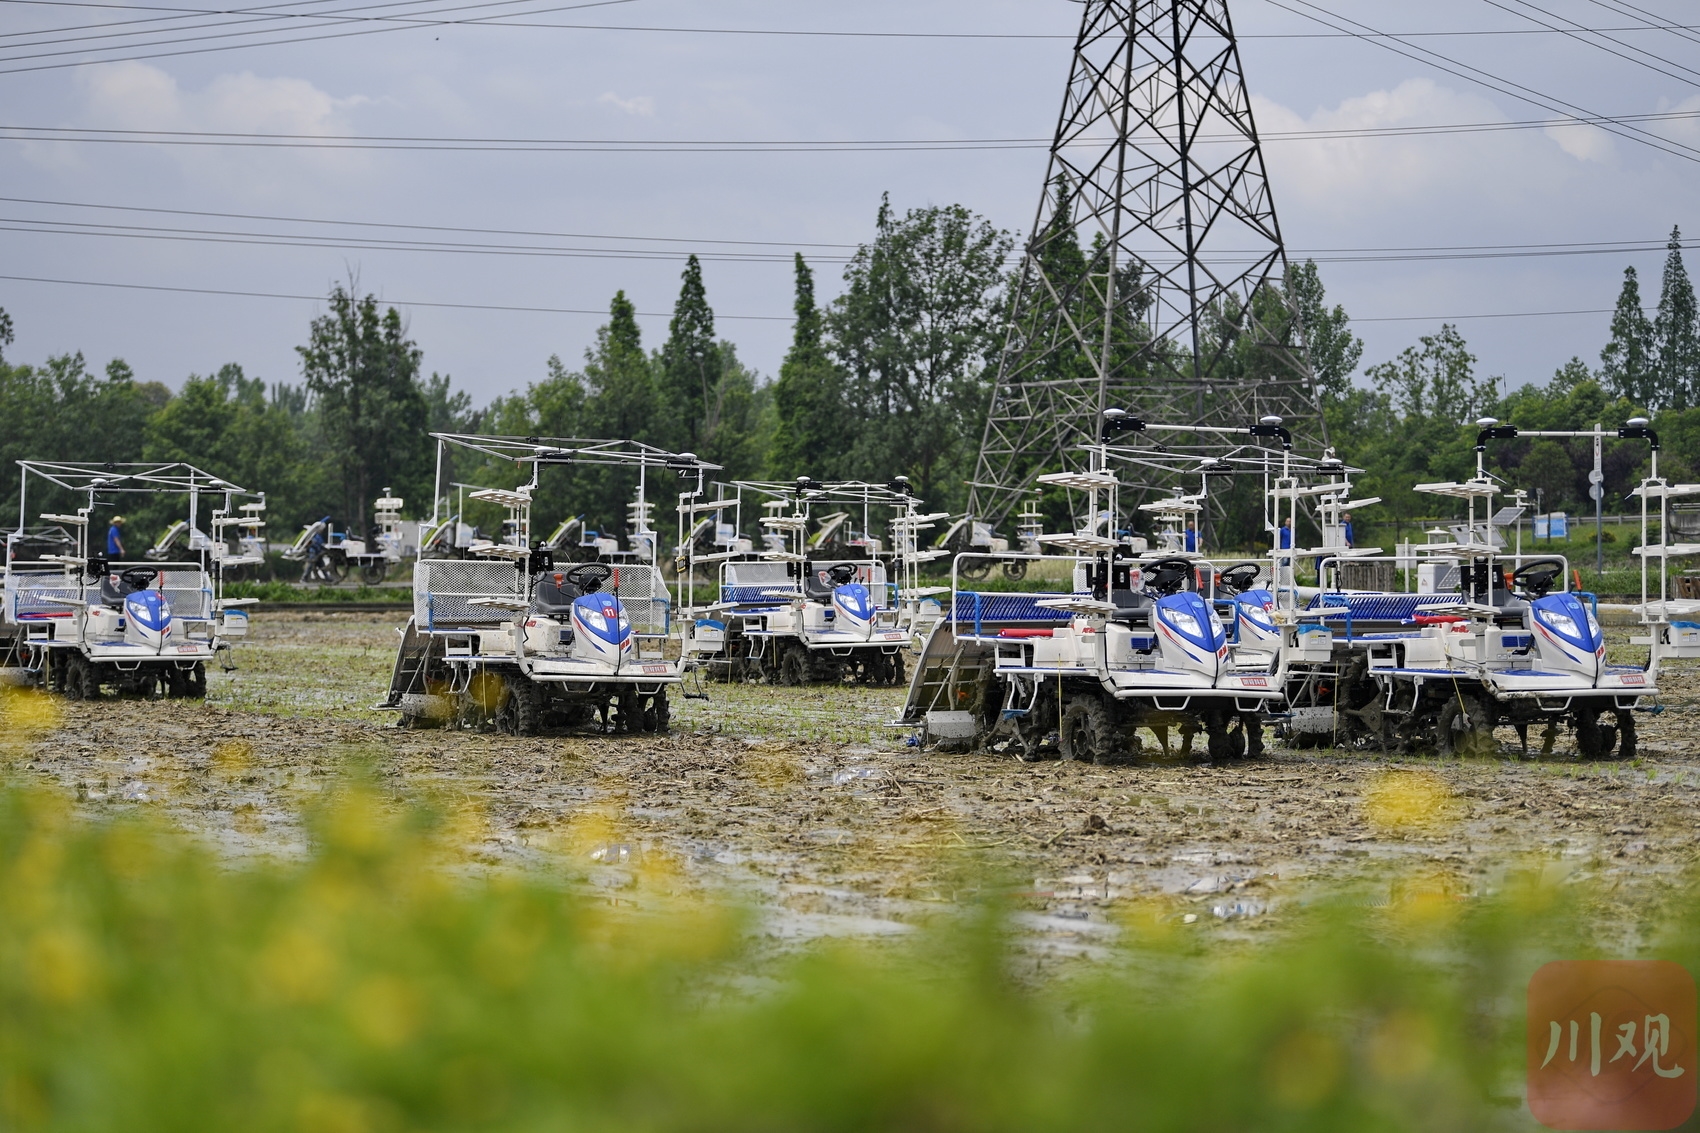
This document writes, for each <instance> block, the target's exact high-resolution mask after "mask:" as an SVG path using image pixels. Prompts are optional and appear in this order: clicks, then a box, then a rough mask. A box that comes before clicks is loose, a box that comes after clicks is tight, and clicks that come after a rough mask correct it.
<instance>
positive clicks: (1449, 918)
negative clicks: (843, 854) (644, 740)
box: [0, 771, 1700, 1133]
mask: <svg viewBox="0 0 1700 1133" xmlns="http://www.w3.org/2000/svg"><path fill="white" fill-rule="evenodd" d="M480 822H481V818H480V816H479V815H478V814H477V813H476V812H475V811H469V810H466V809H457V807H456V806H455V805H454V804H453V803H451V802H448V801H440V802H437V803H433V802H432V801H431V800H412V801H401V800H398V799H396V798H395V797H393V796H391V795H388V794H386V793H384V792H383V791H381V790H380V789H379V788H378V787H377V786H376V784H375V781H374V780H372V779H370V778H368V777H366V776H365V775H363V774H361V773H359V772H358V771H355V772H353V773H351V774H350V775H349V776H348V777H347V778H346V779H345V781H344V782H343V784H342V786H341V787H340V788H337V789H335V790H333V791H331V792H329V793H328V795H327V797H326V800H325V801H324V802H323V803H321V804H319V806H318V809H317V810H316V811H314V812H313V813H312V814H311V816H310V819H309V828H310V830H311V838H310V846H311V849H310V851H309V853H308V854H307V855H306V856H305V857H304V858H303V859H301V860H295V861H284V862H273V863H258V864H254V863H248V864H243V865H240V866H232V865H230V864H229V863H228V862H224V861H221V860H219V859H218V858H216V857H215V856H214V855H213V854H212V853H211V852H209V851H208V850H207V849H206V848H204V847H203V846H202V845H201V844H199V843H197V842H195V841H193V840H191V839H189V838H187V837H185V836H182V835H180V834H177V833H174V832H171V831H169V830H167V829H164V828H162V827H160V826H157V825H152V824H150V823H148V822H146V821H144V820H142V819H139V818H136V817H130V816H123V815H119V816H117V817H112V818H109V819H105V820H100V821H92V820H88V819H85V818H82V817H79V816H78V815H77V814H76V813H75V812H74V811H73V809H72V808H71V807H70V805H69V804H68V803H67V802H65V801H64V800H63V799H62V798H60V797H58V796H55V795H50V794H47V793H44V792H40V791H35V790H27V789H20V788H16V787H0V1128H4V1129H7V1130H107V1129H110V1130H125V1131H137V1133H148V1131H153V1130H203V1129H242V1130H280V1131H281V1130H329V1131H333V1133H335V1131H343V1130H348V1131H384V1130H427V1129H430V1130H438V1129H440V1130H462V1129H500V1130H533V1129H537V1130H541V1129H587V1130H654V1131H661V1130H728V1131H731V1130H737V1131H745V1130H801V1129H821V1130H852V1129H869V1130H890V1129H917V1130H922V1129H924V1130H946V1129H976V1130H1006V1129H1007V1130H1012V1131H1015V1130H1019V1131H1022V1133H1030V1131H1035V1130H1040V1131H1042V1130H1051V1129H1058V1130H1061V1129H1091V1128H1139V1129H1152V1130H1193V1129H1197V1130H1206V1129H1210V1130H1214V1129H1252V1128H1258V1129H1304V1130H1335V1129H1338V1130H1351V1131H1354V1133H1357V1131H1360V1130H1365V1129H1376V1130H1404V1129H1411V1130H1417V1129H1434V1130H1457V1129H1467V1128H1484V1127H1512V1128H1519V1127H1523V1128H1532V1127H1533V1123H1532V1121H1530V1120H1529V1119H1528V1118H1527V1117H1526V1116H1524V1117H1519V1115H1518V1106H1519V1105H1520V1101H1519V1096H1518V1086H1519V1081H1520V1077H1521V1072H1522V1065H1523V1057H1524V1056H1523V1041H1524V1040H1523V1034H1524V1031H1523V1020H1522V1018H1521V1016H1520V1010H1521V989H1522V987H1523V986H1524V985H1525V983H1526V981H1527V980H1528V978H1529V976H1530V975H1531V974H1532V972H1533V971H1534V969H1535V968H1536V967H1537V966H1538V965H1539V964H1540V963H1542V962H1544V961H1546V960H1549V959H1556V958H1576V957H1584V956H1593V955H1599V954H1604V955H1612V956H1623V955H1627V953H1625V952H1624V951H1622V948H1623V945H1622V944H1621V942H1620V941H1619V939H1618V935H1617V934H1618V933H1619V932H1621V933H1622V934H1623V935H1624V936H1625V937H1627V936H1629V935H1631V934H1634V935H1635V936H1637V938H1638V939H1641V940H1646V941H1651V942H1653V943H1651V944H1647V945H1642V946H1640V948H1641V954H1644V955H1647V956H1659V957H1662V958H1668V959H1675V960H1679V961H1688V962H1690V964H1691V966H1692V962H1693V961H1694V960H1695V959H1696V956H1695V953H1696V949H1695V934H1694V929H1695V927H1696V924H1697V921H1700V913H1697V912H1696V911H1695V910H1696V909H1700V904H1697V903H1696V902H1694V901H1693V900H1692V895H1691V894H1690V893H1688V892H1686V891H1684V892H1682V893H1673V895H1672V898H1671V900H1670V901H1669V902H1668V903H1667V904H1666V906H1665V907H1666V908H1667V909H1669V910H1671V912H1670V913H1668V914H1666V915H1664V917H1663V919H1658V920H1650V919H1647V918H1646V917H1645V916H1644V917H1642V918H1641V919H1639V920H1637V921H1636V922H1635V923H1633V924H1628V925H1621V924H1617V925H1614V927H1612V928H1610V929H1609V930H1606V929H1600V927H1599V926H1600V925H1613V924H1614V922H1612V921H1610V920H1609V918H1606V917H1604V916H1601V917H1600V919H1599V920H1598V921H1596V920H1595V919H1594V917H1593V910H1594V909H1595V908H1596V906H1595V905H1594V904H1593V903H1592V902H1593V899H1594V898H1595V897H1597V896H1601V895H1599V894H1595V893H1594V892H1593V891H1592V889H1591V888H1590V886H1589V885H1587V884H1577V885H1565V884H1560V882H1561V880H1562V876H1561V874H1559V873H1557V872H1555V871H1554V869H1553V867H1552V865H1551V864H1550V863H1549V862H1548V861H1547V860H1545V859H1534V860H1531V861H1530V862H1528V863H1526V864H1524V865H1521V866H1514V867H1513V868H1511V869H1509V870H1508V872H1507V873H1506V874H1505V877H1504V880H1503V881H1502V882H1501V883H1499V884H1498V885H1497V887H1496V891H1495V892H1494V894H1493V895H1492V896H1482V895H1473V894H1469V893H1467V892H1465V891H1464V890H1463V889H1462V888H1461V887H1459V886H1456V885H1452V884H1449V883H1448V882H1446V880H1445V878H1444V876H1443V875H1439V874H1435V873H1413V874H1404V875H1399V876H1378V877H1372V876H1368V875H1366V876H1365V877H1362V878H1359V879H1357V881H1356V883H1353V882H1351V881H1347V880H1342V879H1336V880H1335V883H1334V888H1333V889H1331V890H1330V891H1328V892H1324V893H1316V894H1314V895H1313V897H1312V899H1311V900H1310V901H1309V902H1308V904H1303V905H1302V907H1299V908H1297V909H1296V910H1295V911H1294V912H1293V913H1292V914H1291V915H1290V916H1288V917H1286V918H1285V919H1284V925H1283V927H1282V928H1281V929H1280V930H1279V931H1278V932H1271V931H1268V930H1265V931H1264V932H1263V933H1262V935H1261V936H1260V937H1258V938H1257V939H1255V941H1253V942H1249V943H1248V942H1247V940H1246V938H1245V937H1244V936H1243V935H1234V934H1232V933H1231V932H1230V930H1229V928H1228V927H1226V926H1219V925H1216V924H1214V923H1213V922H1212V920H1211V918H1209V917H1208V916H1206V917H1205V918H1204V921H1203V923H1196V924H1190V925H1189V924H1185V923H1183V922H1181V921H1180V920H1178V919H1176V918H1175V916H1174V914H1173V913H1172V911H1171V910H1170V908H1169V907H1168V906H1164V905H1159V904H1152V905H1150V906H1146V905H1140V904H1130V905H1128V906H1126V907H1125V908H1123V909H1122V910H1121V913H1120V924H1121V926H1122V933H1121V939H1120V943H1119V944H1117V945H1116V946H1115V948H1114V950H1113V954H1112V957H1111V959H1110V961H1109V962H1107V963H1104V964H1100V965H1098V966H1096V967H1093V968H1091V969H1089V970H1081V969H1076V970H1075V971H1074V974H1073V975H1072V976H1069V977H1059V978H1055V979H1045V978H1043V977H1042V975H1041V978H1039V979H1037V980H1035V979H1033V978H1031V976H1030V973H1031V967H1030V965H1029V966H1027V967H1025V968H1024V967H1023V966H1022V965H1020V964H1018V963H1016V961H1017V960H1018V959H1019V957H1017V956H1016V954H1015V948H1016V946H1015V945H1014V944H1013V943H1012V938H1011V936H1010V934H1009V933H1008V932H1007V931H1006V929H1007V926H1008V924H1009V916H1010V910H1009V908H1008V906H1007V904H1006V902H1005V900H1004V899H1001V898H999V897H998V896H997V894H1000V893H1009V892H1011V891H1012V890H1013V889H1015V888H1017V887H1016V886H1012V885H1010V884H1008V879H1007V877H1005V876H1004V875H1003V874H1002V873H1001V872H1000V871H999V869H998V868H997V867H996V866H995V865H994V864H992V863H988V862H985V861H976V860H972V859H969V858H967V857H965V861H964V865H965V868H969V869H972V870H976V871H978V872H979V874H980V875H981V877H982V884H981V886H980V888H981V891H982V892H983V893H986V894H989V896H988V897H986V899H985V900H984V901H983V902H982V903H981V904H979V905H978V906H974V907H971V908H970V909H969V910H968V911H967V912H965V913H961V914H952V913H941V914H940V916H939V919H938V920H937V921H936V923H935V924H934V925H933V926H932V927H930V928H928V929H926V930H925V931H922V932H919V933H917V934H914V935H913V936H912V937H911V938H908V939H906V940H903V941H900V942H898V943H895V944H892V943H886V944H883V945H879V946H875V945H871V944H858V943H844V942H836V943H828V944H824V945H820V946H816V947H814V948H812V949H810V950H808V951H805V952H803V953H800V954H799V953H789V954H785V955H783V956H780V957H779V958H774V957H773V956H772V955H771V954H770V953H767V952H765V951H764V950H763V949H762V948H761V947H760V946H759V940H758V938H756V937H754V936H752V935H751V934H750V933H749V932H748V931H747V929H748V925H747V922H746V920H745V918H744V916H743V914H742V913H741V911H740V910H739V908H738V907H737V906H736V905H734V904H730V903H717V902H712V901H700V900H691V899H685V898H681V897H678V896H676V895H675V894H676V892H677V891H679V890H681V889H683V888H684V887H683V886H681V885H678V884H676V879H677V878H678V876H679V873H678V871H679V869H680V868H681V866H680V865H679V864H678V863H675V862H673V861H671V860H668V859H664V858H651V859H648V860H646V861H645V862H644V863H643V864H642V865H641V866H640V867H638V868H636V869H635V870H634V871H632V876H631V877H630V878H629V879H628V882H627V883H626V884H625V885H624V887H623V888H616V889H613V890H606V889H603V890H592V889H589V888H587V887H584V886H581V885H579V884H578V882H579V881H580V880H581V878H580V877H578V876H576V875H575V874H574V873H573V872H572V871H571V868H570V867H569V868H568V869H567V870H566V871H565V872H559V873H543V872H536V873H523V874H515V873H500V874H495V875H489V874H483V873H479V872H475V871H471V870H469V867H468V862H467V859H466V857H465V855H464V853H463V850H462V846H463V845H464V844H465V842H466V840H467V838H468V836H469V832H471V831H473V830H475V829H476V828H477V827H478V826H479V824H480ZM598 836H600V835H599V832H598V831H595V830H592V829H589V828H588V827H587V828H586V829H583V830H580V831H578V832H577V835H575V837H579V838H580V840H590V839H594V838H596V837H598ZM571 860H573V861H582V860H586V859H585V856H584V855H582V854H579V855H574V856H573V858H572V859H571ZM1428 868H1429V869H1431V870H1435V869H1443V868H1444V867H1442V866H1439V865H1433V866H1430V867H1428ZM589 892H602V893H607V892H612V893H614V894H616V895H617V899H616V900H611V899H609V898H608V897H607V896H588V895H586V893H589ZM1371 892H1374V893H1379V894H1380V896H1379V897H1378V898H1376V899H1374V900H1370V899H1367V897H1366V895H1367V894H1370V893H1371ZM1388 894H1391V898H1389V897H1388ZM1601 907H1602V908H1603V906H1601ZM1617 911H1618V912H1621V910H1617ZM1017 970H1023V971H1027V972H1028V973H1029V977H1028V978H1016V976H1015V975H1013V974H1012V973H1013V972H1015V971H1017Z"/></svg>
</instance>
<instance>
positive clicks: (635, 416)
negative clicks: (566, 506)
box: [571, 291, 666, 531]
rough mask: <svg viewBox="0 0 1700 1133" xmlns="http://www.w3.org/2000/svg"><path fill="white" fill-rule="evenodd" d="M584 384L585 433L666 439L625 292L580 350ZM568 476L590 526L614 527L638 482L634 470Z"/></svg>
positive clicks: (597, 470)
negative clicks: (589, 344)
mask: <svg viewBox="0 0 1700 1133" xmlns="http://www.w3.org/2000/svg"><path fill="white" fill-rule="evenodd" d="M584 384H585V388H586V391H587V397H586V400H585V410H584V421H585V424H586V427H587V428H586V432H587V434H588V435H589V436H591V437H596V438H600V439H606V440H617V441H628V440H629V441H642V442H644V443H646V444H656V443H658V442H661V441H664V440H665V439H666V438H665V437H664V436H663V435H662V434H663V433H664V432H665V421H664V417H663V411H662V408H661V399H660V397H659V395H658V392H657V390H656V382H655V373H654V367H653V366H652V364H651V362H650V359H649V356H648V355H646V354H645V353H644V350H643V335H642V332H641V331H640V330H639V329H638V324H637V309H636V308H635V307H633V306H632V303H631V301H630V300H629V299H627V298H626V293H625V292H624V291H620V292H616V293H615V295H614V300H613V302H612V303H611V304H610V306H609V312H608V322H607V323H606V324H605V325H603V326H602V327H599V328H598V329H597V331H596V345H594V346H593V347H591V348H590V349H589V350H588V351H586V352H585V359H584ZM573 480H574V483H575V485H576V486H575V488H574V489H573V491H572V493H571V494H572V495H573V497H574V498H575V499H581V500H583V503H580V504H575V505H574V506H575V507H576V508H577V509H579V510H581V511H583V512H584V513H585V514H586V515H587V517H588V518H589V520H590V521H592V524H593V525H595V524H601V525H602V527H603V529H609V530H615V531H617V530H619V529H620V526H621V525H622V524H623V523H624V521H625V516H626V508H627V505H628V504H629V503H630V502H631V500H632V493H633V490H634V489H635V488H636V486H637V477H636V475H635V474H630V473H628V472H627V471H626V470H624V469H616V468H595V469H584V470H581V471H580V473H579V474H578V475H576V476H575V477H574V478H573Z"/></svg>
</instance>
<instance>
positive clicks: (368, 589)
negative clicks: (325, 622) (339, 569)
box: [224, 582, 413, 606]
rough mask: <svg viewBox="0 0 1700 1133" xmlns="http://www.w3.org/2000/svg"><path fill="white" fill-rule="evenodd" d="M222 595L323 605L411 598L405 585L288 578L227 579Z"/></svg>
mask: <svg viewBox="0 0 1700 1133" xmlns="http://www.w3.org/2000/svg"><path fill="white" fill-rule="evenodd" d="M224 596H225V597H226V598H257V599H259V600H260V601H261V602H299V603H312V604H315V605H324V604H327V603H337V602H393V603H395V604H396V605H398V606H403V605H406V604H407V603H409V602H412V601H413V591H412V590H410V589H408V588H407V587H405V586H366V585H361V586H353V587H343V586H317V587H306V586H297V585H295V584H294V583H290V582H230V583H226V584H225V587H224Z"/></svg>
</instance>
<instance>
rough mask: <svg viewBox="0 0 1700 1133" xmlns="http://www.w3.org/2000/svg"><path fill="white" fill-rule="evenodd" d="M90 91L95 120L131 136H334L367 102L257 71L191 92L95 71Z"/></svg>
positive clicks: (166, 82) (135, 75)
mask: <svg viewBox="0 0 1700 1133" xmlns="http://www.w3.org/2000/svg"><path fill="white" fill-rule="evenodd" d="M84 86H85V88H86V92H87V102H88V112H89V117H90V118H91V119H95V120H98V121H102V122H109V123H114V124H118V125H122V126H125V127H128V128H130V129H155V130H168V129H197V130H222V131H230V132H235V133H281V134H318V135H325V134H335V133H339V132H342V131H344V130H345V129H346V127H347V123H346V121H345V120H344V112H345V111H347V110H349V109H351V108H353V107H355V106H359V105H361V104H362V103H364V102H366V101H367V100H366V99H365V98H363V97H360V96H355V97H353V98H337V97H335V96H334V95H331V94H328V93H326V92H325V91H322V90H320V89H319V88H318V87H316V86H314V85H313V84H312V83H310V82H308V81H307V80H306V79H289V78H261V77H260V76H258V75H256V74H254V73H253V72H252V71H243V72H242V73H240V74H235V75H220V76H218V77H217V78H215V79H213V80H212V81H211V82H210V83H208V84H207V85H206V87H205V89H203V90H200V91H190V90H184V89H183V88H182V87H180V86H179V85H178V83H177V80H176V79H175V78H173V77H172V76H171V75H169V74H167V73H166V72H164V71H162V70H160V69H159V68H157V67H150V66H148V65H147V64H146V63H134V62H131V63H116V64H113V65H112V66H110V67H98V68H95V69H93V70H92V71H91V72H90V73H89V74H88V75H87V76H86V78H85V79H84Z"/></svg>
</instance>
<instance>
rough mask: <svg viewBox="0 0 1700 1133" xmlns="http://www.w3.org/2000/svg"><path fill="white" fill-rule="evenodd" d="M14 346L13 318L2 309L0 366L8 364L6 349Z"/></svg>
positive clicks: (0, 314)
mask: <svg viewBox="0 0 1700 1133" xmlns="http://www.w3.org/2000/svg"><path fill="white" fill-rule="evenodd" d="M10 345H12V316H11V315H8V314H7V313H6V308H4V307H0V366H4V365H5V364H6V350H5V348H6V347H8V346H10Z"/></svg>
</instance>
